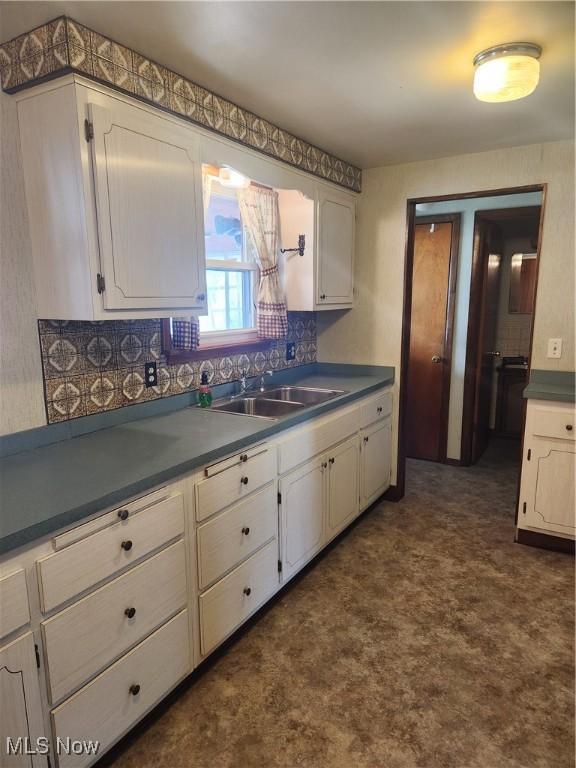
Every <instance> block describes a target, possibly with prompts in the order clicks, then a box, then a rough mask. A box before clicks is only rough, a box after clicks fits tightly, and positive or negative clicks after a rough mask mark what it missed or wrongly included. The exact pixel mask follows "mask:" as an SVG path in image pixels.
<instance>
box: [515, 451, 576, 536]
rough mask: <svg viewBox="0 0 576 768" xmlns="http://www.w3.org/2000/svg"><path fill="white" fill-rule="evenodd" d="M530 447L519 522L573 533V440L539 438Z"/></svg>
mask: <svg viewBox="0 0 576 768" xmlns="http://www.w3.org/2000/svg"><path fill="white" fill-rule="evenodd" d="M527 449H529V450H530V461H525V462H524V467H523V475H522V490H521V498H520V514H519V516H518V522H519V524H520V525H521V526H522V527H524V526H528V527H532V528H539V529H542V530H546V531H554V532H557V533H567V534H573V533H574V532H575V531H576V521H575V511H574V510H575V504H574V502H575V499H574V480H575V478H574V468H575V463H576V453H575V449H574V444H573V443H569V442H568V441H560V440H538V439H536V440H533V441H531V442H530V443H529V444H528V446H527ZM524 504H526V507H524ZM524 510H525V511H524Z"/></svg>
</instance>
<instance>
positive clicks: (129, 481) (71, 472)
mask: <svg viewBox="0 0 576 768" xmlns="http://www.w3.org/2000/svg"><path fill="white" fill-rule="evenodd" d="M393 382H394V368H391V367H387V366H361V365H360V366H359V365H339V364H331V363H314V364H311V365H305V366H302V367H300V368H294V369H291V370H289V371H281V372H278V373H276V374H275V376H274V384H282V383H290V384H300V385H304V386H315V387H325V388H329V389H343V390H347V394H345V395H340V396H339V397H336V398H334V399H333V400H329V401H328V402H326V403H322V404H321V405H319V406H314V407H311V408H306V409H303V410H301V411H299V412H297V413H296V414H294V415H293V416H290V417H288V418H284V419H279V420H278V421H266V420H264V419H258V418H250V417H247V416H238V415H235V414H231V413H222V412H220V413H219V412H215V411H206V410H202V409H200V408H196V407H186V408H180V409H179V410H174V411H171V412H168V413H162V414H160V415H150V416H149V417H148V418H139V419H138V420H137V421H131V422H130V421H124V423H119V424H117V425H116V426H111V427H107V428H102V429H98V430H97V431H93V432H90V433H88V434H80V435H78V436H76V437H67V438H66V439H62V437H61V436H60V437H58V433H57V431H53V432H52V433H50V434H52V435H56V437H52V438H49V437H47V434H48V433H49V432H50V429H51V428H50V427H45V428H42V429H41V430H34V433H35V434H34V436H33V439H34V440H35V441H36V443H37V445H39V446H40V447H33V448H31V449H29V450H24V451H21V452H19V453H14V454H13V455H8V456H5V458H2V459H0V491H1V493H0V499H1V510H0V554H1V553H4V552H8V551H11V550H13V549H16V548H17V547H21V546H23V545H25V544H29V543H31V542H33V541H34V540H36V539H39V538H41V537H42V536H46V535H47V534H50V533H52V532H54V531H56V530H58V529H59V528H63V527H65V526H68V525H72V524H74V523H78V522H79V521H81V520H82V519H83V518H86V517H88V516H90V515H93V514H94V513H97V512H99V511H100V510H102V509H104V508H106V507H109V506H113V505H114V504H121V503H122V502H123V501H125V500H126V499H127V498H129V497H130V496H135V495H137V494H141V493H145V492H146V491H148V490H150V489H152V488H153V487H154V486H157V485H160V484H162V483H165V482H168V481H169V480H174V479H175V478H177V477H179V476H181V475H184V474H185V473H187V472H190V471H191V470H193V469H195V468H197V467H201V466H203V465H205V464H209V463H210V462H212V461H215V460H216V459H218V458H221V457H223V456H226V455H228V454H230V453H233V452H235V451H238V450H240V449H242V448H244V447H246V446H248V445H250V444H252V443H255V442H257V441H259V440H263V439H265V438H268V437H271V436H272V435H275V434H277V433H278V432H281V431H282V430H285V429H288V428H289V427H292V426H294V425H296V424H300V423H302V422H304V421H308V420H309V419H312V418H314V417H315V416H318V415H320V414H323V413H327V412H328V411H331V410H333V409H335V408H338V407H340V406H342V405H345V404H347V403H350V402H353V401H354V400H357V399H358V398H360V397H364V396H365V395H368V394H370V393H371V392H374V391H376V390H378V389H381V388H382V387H385V386H389V385H390V384H392V383H393ZM150 406H151V408H150V413H152V414H156V411H155V409H154V404H153V403H150ZM122 410H123V411H126V410H128V409H122ZM141 413H142V411H139V414H141ZM123 415H124V414H123ZM124 418H126V417H125V415H124ZM79 421H80V420H79ZM30 439H32V438H30V437H29V438H28V442H29V440H30ZM48 439H56V440H58V442H53V443H52V444H49V445H46V444H45V443H46V441H47V440H48ZM22 444H26V441H24V442H23V443H22Z"/></svg>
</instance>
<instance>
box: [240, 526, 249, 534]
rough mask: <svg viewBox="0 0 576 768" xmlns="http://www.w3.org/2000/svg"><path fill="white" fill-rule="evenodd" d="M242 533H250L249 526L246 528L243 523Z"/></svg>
mask: <svg viewBox="0 0 576 768" xmlns="http://www.w3.org/2000/svg"><path fill="white" fill-rule="evenodd" d="M242 533H243V534H244V536H248V534H249V533H250V528H248V526H247V525H245V526H244V528H242Z"/></svg>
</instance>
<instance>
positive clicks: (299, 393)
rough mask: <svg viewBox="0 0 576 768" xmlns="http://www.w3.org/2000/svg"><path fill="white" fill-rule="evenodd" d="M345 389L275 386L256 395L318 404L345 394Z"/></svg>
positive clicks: (286, 401) (288, 401)
mask: <svg viewBox="0 0 576 768" xmlns="http://www.w3.org/2000/svg"><path fill="white" fill-rule="evenodd" d="M345 394H346V392H345V390H343V389H320V388H319V387H291V386H283V387H275V388H274V389H266V390H264V392H262V393H260V394H258V395H256V397H258V398H261V397H262V398H267V399H268V400H280V401H282V402H283V403H301V404H302V405H318V404H319V403H325V402H326V400H331V399H332V398H333V397H338V395H345Z"/></svg>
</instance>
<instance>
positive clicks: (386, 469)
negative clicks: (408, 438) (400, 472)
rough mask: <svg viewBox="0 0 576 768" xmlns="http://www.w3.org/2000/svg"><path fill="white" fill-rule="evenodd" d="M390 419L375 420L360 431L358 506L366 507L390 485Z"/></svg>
mask: <svg viewBox="0 0 576 768" xmlns="http://www.w3.org/2000/svg"><path fill="white" fill-rule="evenodd" d="M391 449H392V424H391V420H390V419H389V418H388V419H384V420H383V421H377V422H376V423H375V424H372V425H371V426H370V427H368V428H367V429H364V430H362V432H361V433H360V508H361V509H366V507H368V506H369V505H370V504H372V502H373V501H376V499H377V498H378V497H379V496H381V495H382V494H383V493H384V491H386V490H387V489H388V488H389V487H390V469H391Z"/></svg>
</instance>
